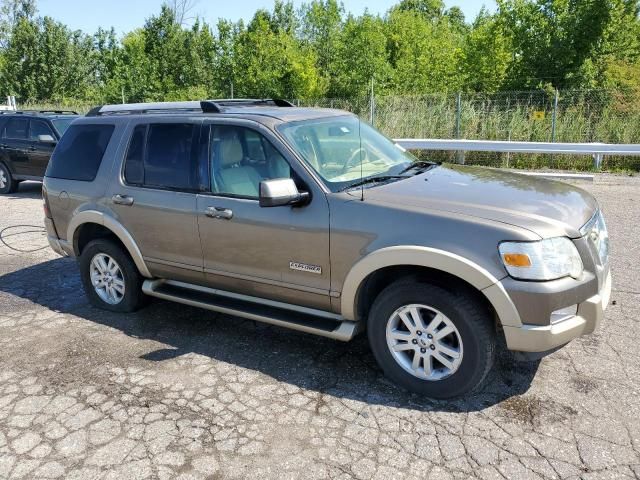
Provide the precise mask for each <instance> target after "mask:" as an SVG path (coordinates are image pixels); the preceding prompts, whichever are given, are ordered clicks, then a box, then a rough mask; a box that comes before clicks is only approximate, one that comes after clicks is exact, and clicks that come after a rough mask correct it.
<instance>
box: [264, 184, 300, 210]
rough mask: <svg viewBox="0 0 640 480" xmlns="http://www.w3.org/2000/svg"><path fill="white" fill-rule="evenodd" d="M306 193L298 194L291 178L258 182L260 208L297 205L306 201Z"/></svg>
mask: <svg viewBox="0 0 640 480" xmlns="http://www.w3.org/2000/svg"><path fill="white" fill-rule="evenodd" d="M308 198H309V193H308V192H299V191H298V187H296V182H294V181H293V179H291V178H277V179H275V180H263V181H262V182H260V206H261V207H281V206H283V205H297V204H300V203H304V202H306V201H307V200H308Z"/></svg>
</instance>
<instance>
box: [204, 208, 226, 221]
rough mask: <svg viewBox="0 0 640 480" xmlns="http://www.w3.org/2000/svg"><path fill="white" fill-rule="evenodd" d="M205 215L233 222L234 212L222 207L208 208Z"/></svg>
mask: <svg viewBox="0 0 640 480" xmlns="http://www.w3.org/2000/svg"><path fill="white" fill-rule="evenodd" d="M204 214H205V215H206V216H207V217H210V218H221V219H223V220H231V219H232V218H233V211H232V210H230V209H228V208H222V207H207V209H206V210H205V212H204Z"/></svg>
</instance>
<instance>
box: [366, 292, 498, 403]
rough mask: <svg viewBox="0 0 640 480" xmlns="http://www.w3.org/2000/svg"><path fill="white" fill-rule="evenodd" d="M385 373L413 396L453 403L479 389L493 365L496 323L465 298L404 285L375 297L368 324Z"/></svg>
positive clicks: (475, 304) (480, 308)
mask: <svg viewBox="0 0 640 480" xmlns="http://www.w3.org/2000/svg"><path fill="white" fill-rule="evenodd" d="M367 330H368V335H369V343H370V344H371V349H372V350H373V354H374V356H375V357H376V360H377V361H378V364H379V365H380V367H381V368H382V369H383V370H384V373H385V375H386V376H387V377H389V378H390V379H391V380H393V381H395V382H396V383H397V384H399V385H401V386H402V387H404V388H406V389H407V390H409V391H411V392H415V393H418V394H422V395H426V396H428V397H432V398H451V397H455V396H458V395H462V394H464V393H467V392H470V391H472V390H474V389H476V388H477V387H478V386H479V385H480V384H481V383H482V382H483V380H484V379H485V377H486V375H487V373H488V372H489V370H490V369H491V366H492V364H493V357H494V351H495V333H494V327H493V322H492V319H491V317H490V315H489V314H488V312H487V311H486V308H484V307H483V305H482V304H480V303H479V302H477V301H476V300H475V299H474V298H473V297H472V296H470V295H465V294H464V293H460V294H454V293H451V292H449V291H448V290H444V289H442V288H440V287H438V286H435V285H431V284H428V283H418V282H415V281H399V282H396V283H393V284H392V285H390V286H388V287H387V288H385V289H384V290H383V291H382V292H381V293H380V295H378V297H377V298H376V300H375V302H374V304H373V306H372V307H371V311H370V313H369V320H368V325H367Z"/></svg>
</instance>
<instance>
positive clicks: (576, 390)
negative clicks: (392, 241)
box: [0, 175, 640, 480]
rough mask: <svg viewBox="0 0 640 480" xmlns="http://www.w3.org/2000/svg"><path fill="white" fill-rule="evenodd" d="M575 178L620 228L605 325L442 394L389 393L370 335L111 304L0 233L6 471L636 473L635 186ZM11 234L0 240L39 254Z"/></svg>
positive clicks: (31, 202)
mask: <svg viewBox="0 0 640 480" xmlns="http://www.w3.org/2000/svg"><path fill="white" fill-rule="evenodd" d="M580 185H581V186H582V187H583V188H586V189H588V190H590V191H591V192H593V193H594V194H595V195H596V196H597V197H598V199H599V201H600V203H601V205H602V207H603V210H604V212H605V216H606V218H607V220H608V223H609V229H610V232H611V237H612V245H613V247H612V248H613V260H612V261H613V275H614V287H613V288H614V292H613V295H612V301H613V302H614V304H613V305H611V306H610V307H609V310H608V311H607V315H606V320H605V322H604V325H603V327H602V328H601V329H600V330H599V331H598V332H597V333H595V334H594V335H591V336H589V337H585V338H581V339H579V340H576V341H574V342H572V343H571V344H570V345H569V346H567V347H566V348H564V349H562V350H560V351H558V352H556V353H554V354H553V355H551V356H549V357H547V358H545V359H544V360H543V361H542V362H539V363H533V364H532V363H528V364H522V363H513V362H511V361H510V360H508V359H507V358H506V357H504V358H502V359H501V360H500V361H499V362H498V365H497V366H496V368H495V369H494V371H493V372H492V374H491V376H490V381H489V383H488V385H487V387H486V388H485V389H484V390H483V391H482V392H480V393H478V394H476V395H474V396H471V397H468V398H465V399H462V400H457V401H452V402H435V401H429V400H426V399H423V398H420V397H418V396H415V395H410V394H407V393H405V392H403V391H401V390H399V389H397V388H396V387H394V386H393V385H392V384H390V383H389V382H388V381H386V380H385V379H384V378H383V377H382V375H381V373H380V371H379V369H378V368H377V367H376V365H375V362H374V359H373V357H372V355H371V353H370V351H369V349H368V347H367V344H366V342H365V341H364V339H362V338H359V339H357V340H355V341H354V342H351V343H347V344H343V343H340V342H334V341H331V340H327V339H323V338H316V337H313V336H310V335H305V334H300V333H296V332H293V331H289V330H284V329H279V328H275V327H270V326H265V325H261V324H256V323H254V322H250V321H244V320H239V319H235V318H229V317H226V316H223V315H216V314H215V313H212V312H207V311H203V310H197V309H193V308H189V307H186V306H182V305H177V304H172V303H167V302H161V301H155V302H153V303H152V305H150V306H149V307H148V308H146V309H145V310H143V311H141V312H139V313H137V314H132V315H117V314H111V313H107V312H103V311H100V310H96V309H94V308H91V307H90V306H89V305H88V304H87V302H86V300H85V297H84V295H83V293H82V289H81V286H80V280H79V276H78V271H77V268H76V265H75V262H74V261H73V260H71V259H63V258H59V257H57V256H56V255H55V254H54V253H53V252H51V251H50V250H49V249H48V248H44V249H42V250H38V251H33V252H29V253H22V252H16V251H13V250H10V249H8V248H6V247H5V246H3V245H0V478H29V479H35V478H65V479H75V478H78V479H80V478H82V479H116V478H117V479H124V478H126V479H136V478H159V479H166V478H181V479H198V478H248V477H250V478H259V479H269V478H274V479H275V478H278V479H281V478H301V477H304V478H305V479H313V478H345V479H346V478H363V479H364V478H381V479H389V478H434V479H439V480H440V479H441V480H444V479H448V478H465V479H466V478H470V477H477V478H487V479H489V478H503V477H506V478H517V479H526V478H585V479H587V478H625V477H631V478H638V477H640V395H638V391H639V389H640V380H639V377H638V374H639V373H640V354H639V352H638V347H637V345H638V340H639V337H640V335H639V330H638V326H639V325H638V323H639V322H640V316H639V314H638V312H639V311H640V285H639V283H640V282H639V278H640V266H639V265H638V260H639V259H640V229H639V227H638V221H639V220H640V214H639V212H640V178H628V177H621V176H605V175H599V176H597V177H596V179H595V182H594V183H593V184H591V183H581V184H580ZM39 197H40V186H39V185H38V184H35V183H27V184H23V185H22V186H21V189H20V192H19V193H17V194H13V195H10V196H4V197H0V229H3V228H5V227H7V226H12V225H19V224H27V225H39V224H41V216H42V207H41V201H40V199H39ZM29 230H30V229H29V228H27V229H26V231H29ZM18 231H19V230H18V229H10V230H5V231H4V234H3V238H4V239H5V241H7V242H8V243H10V244H11V245H14V246H17V247H19V248H21V249H23V250H24V249H26V250H32V249H35V248H38V247H44V246H45V244H46V240H45V238H44V236H43V235H42V234H41V233H39V232H37V231H36V232H30V233H23V234H19V235H12V236H9V235H10V234H12V233H18Z"/></svg>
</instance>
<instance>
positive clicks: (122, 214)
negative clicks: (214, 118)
mask: <svg viewBox="0 0 640 480" xmlns="http://www.w3.org/2000/svg"><path fill="white" fill-rule="evenodd" d="M130 129H131V133H130V134H129V137H130V139H129V142H128V146H127V147H126V153H125V154H124V156H125V159H124V165H123V168H122V171H121V174H120V175H119V179H118V181H116V182H114V183H113V184H112V186H111V187H110V190H109V192H108V202H109V206H110V208H111V209H112V210H113V211H114V212H115V213H116V217H117V219H118V221H120V223H122V224H123V225H124V227H125V228H126V229H127V230H128V231H129V233H131V235H132V237H133V239H134V240H135V242H136V244H137V245H138V247H139V248H140V250H141V252H142V256H143V257H144V259H145V263H146V264H147V266H148V267H149V270H150V271H151V273H152V274H153V275H154V276H158V277H169V278H173V279H177V280H182V281H187V282H201V281H202V277H203V273H202V249H201V247H200V237H199V235H198V225H197V221H196V193H197V184H198V178H197V177H198V168H197V155H198V154H197V150H198V139H199V135H200V122H199V121H191V122H190V121H185V122H176V121H173V122H168V121H166V120H164V119H158V120H156V121H153V120H149V121H144V122H140V123H138V124H136V125H132V126H131V127H130Z"/></svg>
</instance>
